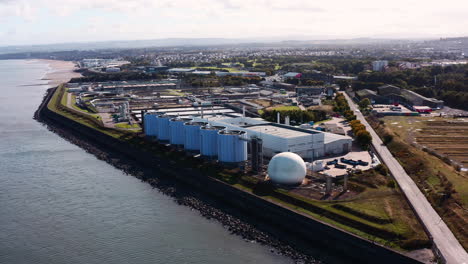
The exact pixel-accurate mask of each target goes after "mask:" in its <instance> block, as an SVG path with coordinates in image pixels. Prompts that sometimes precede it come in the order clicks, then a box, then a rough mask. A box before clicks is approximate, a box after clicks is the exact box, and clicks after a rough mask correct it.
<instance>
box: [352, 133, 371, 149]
mask: <svg viewBox="0 0 468 264" xmlns="http://www.w3.org/2000/svg"><path fill="white" fill-rule="evenodd" d="M356 141H357V142H358V143H359V145H361V147H362V148H364V149H367V148H368V147H369V145H370V144H371V143H372V136H371V134H370V133H369V132H368V131H366V130H359V131H358V132H357V133H356Z"/></svg>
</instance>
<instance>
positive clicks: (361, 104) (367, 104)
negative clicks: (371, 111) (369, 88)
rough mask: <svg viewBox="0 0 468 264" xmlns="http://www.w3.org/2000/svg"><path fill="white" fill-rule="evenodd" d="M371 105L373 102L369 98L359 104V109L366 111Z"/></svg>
mask: <svg viewBox="0 0 468 264" xmlns="http://www.w3.org/2000/svg"><path fill="white" fill-rule="evenodd" d="M370 104H371V101H370V100H369V98H364V99H362V100H361V101H360V102H359V107H360V108H362V109H366V108H367V107H369V105H370Z"/></svg>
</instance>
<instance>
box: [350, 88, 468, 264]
mask: <svg viewBox="0 0 468 264" xmlns="http://www.w3.org/2000/svg"><path fill="white" fill-rule="evenodd" d="M345 97H346V99H347V100H348V103H349V105H350V107H351V110H353V111H354V112H355V114H356V116H357V118H358V119H359V120H360V121H361V123H362V124H364V125H365V126H366V128H367V130H368V131H369V132H370V133H371V135H372V145H373V146H374V147H375V149H376V151H377V153H378V154H379V155H380V157H381V159H382V161H383V162H384V163H385V164H386V165H387V167H388V169H389V170H390V172H391V173H392V175H393V177H395V180H396V181H397V182H398V185H399V186H400V188H401V190H402V191H403V192H404V194H405V196H406V197H407V198H408V200H409V202H410V203H411V205H412V206H413V208H414V209H415V211H416V214H417V215H418V216H419V217H420V219H421V220H422V223H423V224H424V226H425V227H426V229H427V230H428V231H429V233H430V235H431V236H432V239H433V242H434V244H435V246H436V247H437V249H438V250H439V252H440V254H441V255H442V256H443V258H444V259H445V260H446V263H449V264H468V254H467V253H466V251H465V249H463V247H462V246H461V244H460V243H459V242H458V240H457V239H456V238H455V236H454V235H453V233H452V231H450V229H449V228H448V227H447V225H446V224H445V222H444V221H443V220H442V219H441V218H440V216H439V215H438V214H437V212H436V211H435V210H434V208H432V206H431V204H430V203H429V202H428V201H427V199H426V197H425V196H424V195H423V193H422V192H421V191H420V190H419V188H418V186H416V184H415V183H414V182H413V180H412V179H411V178H410V176H408V174H407V173H406V172H405V170H404V169H403V167H402V166H401V165H400V163H398V161H397V160H396V159H395V158H394V157H393V155H392V154H391V153H390V151H389V150H388V148H387V147H386V146H384V145H383V142H382V140H380V138H379V136H378V135H377V134H376V133H375V131H374V129H372V127H371V126H370V125H369V123H367V121H366V120H365V118H364V116H363V115H362V113H361V112H358V111H356V110H357V107H356V104H355V103H354V102H353V101H352V100H351V98H349V96H348V95H347V94H345Z"/></svg>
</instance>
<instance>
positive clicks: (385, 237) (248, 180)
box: [48, 87, 428, 250]
mask: <svg viewBox="0 0 468 264" xmlns="http://www.w3.org/2000/svg"><path fill="white" fill-rule="evenodd" d="M63 97H64V89H63V87H60V88H59V89H57V91H56V92H55V94H54V96H53V98H52V99H51V101H50V102H49V104H48V107H49V109H51V110H52V111H55V112H57V113H59V114H61V115H63V116H65V117H67V118H70V119H73V120H76V121H77V122H79V123H81V124H83V125H86V126H89V127H92V128H94V129H96V130H98V131H100V132H103V133H106V134H108V135H110V136H113V137H115V138H117V139H119V140H122V141H126V142H128V143H129V144H132V145H134V146H136V147H138V148H141V149H143V150H145V151H148V152H150V153H152V154H153V155H155V156H157V157H162V158H165V159H167V160H169V161H170V162H171V163H173V164H174V166H183V167H189V168H193V169H195V170H198V171H201V172H202V173H203V174H204V175H207V176H211V177H213V178H216V179H219V180H221V181H223V182H225V183H227V184H230V185H232V186H234V187H236V188H239V189H242V190H244V191H246V192H250V193H253V194H256V195H259V196H261V197H263V198H264V199H268V200H270V201H272V202H275V203H278V204H280V205H282V206H285V207H288V208H290V209H292V210H296V211H298V212H301V213H304V214H306V215H309V216H311V217H312V218H315V219H318V220H320V221H323V222H326V223H329V224H331V225H333V226H336V227H338V228H341V229H343V230H346V231H348V232H351V233H354V234H356V235H359V236H361V237H363V238H366V239H369V240H373V241H375V242H378V243H380V244H384V245H386V246H389V247H392V248H394V249H397V250H409V249H414V248H420V247H421V246H422V245H427V244H428V238H427V236H426V235H425V233H424V232H423V231H422V228H421V226H420V225H419V223H418V222H417V221H416V219H415V217H414V215H413V214H412V211H411V210H410V208H409V207H408V205H407V204H406V202H405V201H404V200H403V198H402V195H401V193H400V192H399V191H398V190H397V189H394V188H391V187H387V186H385V184H384V185H382V184H374V183H373V182H372V181H374V179H375V178H376V177H377V176H378V175H370V174H369V173H367V174H366V173H365V174H362V175H356V177H353V178H352V180H351V182H350V186H351V188H352V189H355V190H357V191H359V192H360V194H359V195H357V196H355V197H354V198H352V199H349V200H343V201H319V200H312V199H308V198H306V197H304V196H301V195H298V194H294V193H291V192H289V191H287V190H285V189H282V188H277V187H274V186H271V185H269V187H268V188H266V190H265V188H264V185H265V184H264V183H263V181H261V180H259V179H257V178H254V177H252V176H249V175H246V174H245V173H244V172H242V171H240V170H239V169H238V168H233V169H229V168H226V167H223V166H221V165H220V164H217V163H212V162H206V161H202V160H200V159H199V158H194V157H190V156H186V155H184V154H183V153H181V152H180V151H177V150H175V149H173V148H171V147H168V146H165V145H160V144H155V143H149V142H148V141H146V140H144V139H143V138H141V137H138V136H136V134H135V133H130V132H127V133H124V132H122V131H119V130H115V129H108V128H103V127H102V126H100V123H99V120H94V119H92V117H90V116H85V115H83V114H82V113H81V112H74V111H71V110H70V109H69V108H67V107H66V106H64V105H63V103H65V105H66V100H65V101H64V100H62V99H63ZM373 173H375V172H373ZM368 174H369V175H368ZM378 177H388V176H382V175H381V176H378Z"/></svg>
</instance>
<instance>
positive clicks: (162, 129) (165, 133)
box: [158, 114, 175, 141]
mask: <svg viewBox="0 0 468 264" xmlns="http://www.w3.org/2000/svg"><path fill="white" fill-rule="evenodd" d="M174 117H175V116H170V115H166V114H163V115H160V116H158V140H161V141H169V137H170V132H169V119H171V118H174Z"/></svg>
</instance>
